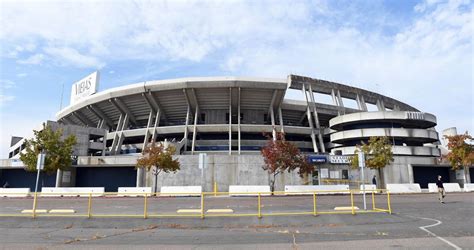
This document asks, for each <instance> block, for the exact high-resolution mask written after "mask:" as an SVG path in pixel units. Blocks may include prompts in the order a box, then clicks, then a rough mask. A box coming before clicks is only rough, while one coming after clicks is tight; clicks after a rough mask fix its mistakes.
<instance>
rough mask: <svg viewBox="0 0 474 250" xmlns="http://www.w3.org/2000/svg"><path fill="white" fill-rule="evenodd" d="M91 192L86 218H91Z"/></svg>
mask: <svg viewBox="0 0 474 250" xmlns="http://www.w3.org/2000/svg"><path fill="white" fill-rule="evenodd" d="M91 208H92V193H89V203H88V204H87V218H89V219H90V218H91Z"/></svg>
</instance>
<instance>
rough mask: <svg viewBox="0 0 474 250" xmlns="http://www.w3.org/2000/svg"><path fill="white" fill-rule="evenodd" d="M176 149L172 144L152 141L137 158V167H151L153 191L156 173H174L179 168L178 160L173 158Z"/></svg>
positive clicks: (148, 168)
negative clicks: (153, 177) (153, 178)
mask: <svg viewBox="0 0 474 250" xmlns="http://www.w3.org/2000/svg"><path fill="white" fill-rule="evenodd" d="M175 151H176V149H175V147H174V146H171V145H169V146H165V145H164V144H163V143H152V144H150V145H149V146H147V147H146V148H145V150H144V151H143V153H142V157H140V158H139V159H138V160H137V164H136V165H135V166H136V167H137V168H146V169H147V171H150V169H151V168H153V175H154V176H155V184H154V187H155V189H154V190H155V192H156V190H157V181H158V175H159V174H160V173H162V172H164V173H171V172H173V173H176V172H177V171H178V170H179V169H180V164H179V161H178V160H176V159H173V154H174V153H175Z"/></svg>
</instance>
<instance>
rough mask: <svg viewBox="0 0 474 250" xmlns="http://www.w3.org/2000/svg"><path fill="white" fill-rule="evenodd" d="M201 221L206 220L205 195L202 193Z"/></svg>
mask: <svg viewBox="0 0 474 250" xmlns="http://www.w3.org/2000/svg"><path fill="white" fill-rule="evenodd" d="M201 219H204V193H202V192H201Z"/></svg>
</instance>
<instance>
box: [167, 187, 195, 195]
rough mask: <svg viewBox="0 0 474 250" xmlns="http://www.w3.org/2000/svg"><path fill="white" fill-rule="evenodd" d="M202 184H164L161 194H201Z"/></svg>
mask: <svg viewBox="0 0 474 250" xmlns="http://www.w3.org/2000/svg"><path fill="white" fill-rule="evenodd" d="M201 192H202V187H201V186H163V187H161V192H160V196H201Z"/></svg>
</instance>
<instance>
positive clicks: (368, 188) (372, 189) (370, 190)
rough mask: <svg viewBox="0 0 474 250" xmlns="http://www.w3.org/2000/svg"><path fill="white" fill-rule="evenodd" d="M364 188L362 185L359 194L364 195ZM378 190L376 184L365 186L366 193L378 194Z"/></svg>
mask: <svg viewBox="0 0 474 250" xmlns="http://www.w3.org/2000/svg"><path fill="white" fill-rule="evenodd" d="M363 188H364V187H363V186H362V185H360V191H359V193H361V194H363V193H364V191H362V189H363ZM376 190H377V186H376V185H374V184H365V193H373V192H376Z"/></svg>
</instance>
